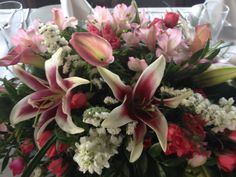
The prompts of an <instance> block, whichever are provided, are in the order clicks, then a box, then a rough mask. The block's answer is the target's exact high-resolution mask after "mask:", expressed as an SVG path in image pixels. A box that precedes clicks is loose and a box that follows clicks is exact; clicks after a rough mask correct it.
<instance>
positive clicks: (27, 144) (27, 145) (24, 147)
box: [20, 138, 34, 154]
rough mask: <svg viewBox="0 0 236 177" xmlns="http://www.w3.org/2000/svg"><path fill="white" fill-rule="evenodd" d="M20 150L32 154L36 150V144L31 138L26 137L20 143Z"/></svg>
mask: <svg viewBox="0 0 236 177" xmlns="http://www.w3.org/2000/svg"><path fill="white" fill-rule="evenodd" d="M20 150H21V151H22V152H23V153H24V154H30V153H31V152H32V151H33V150H34V144H33V143H32V141H31V139H29V138H28V139H25V140H24V141H23V143H22V144H21V145H20Z"/></svg>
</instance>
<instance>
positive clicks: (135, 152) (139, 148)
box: [129, 122, 147, 162]
mask: <svg viewBox="0 0 236 177" xmlns="http://www.w3.org/2000/svg"><path fill="white" fill-rule="evenodd" d="M146 131H147V128H146V125H145V124H144V123H141V122H139V123H138V124H137V126H136V127H135V133H134V148H133V149H132V151H131V154H130V158H129V161H130V162H135V161H136V160H137V159H138V158H139V157H140V156H141V154H142V152H143V139H144V136H145V134H146Z"/></svg>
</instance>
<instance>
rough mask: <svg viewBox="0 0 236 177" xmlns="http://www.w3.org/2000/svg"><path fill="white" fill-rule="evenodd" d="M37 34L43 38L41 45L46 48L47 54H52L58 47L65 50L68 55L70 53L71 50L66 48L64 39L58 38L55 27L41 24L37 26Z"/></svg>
mask: <svg viewBox="0 0 236 177" xmlns="http://www.w3.org/2000/svg"><path fill="white" fill-rule="evenodd" d="M39 32H40V34H41V36H42V37H43V41H42V44H43V45H45V46H46V47H47V51H48V53H50V54H53V53H55V52H56V51H57V50H58V49H59V48H60V47H63V48H65V50H67V51H68V53H70V52H71V48H70V47H69V46H68V41H67V40H66V39H65V38H64V37H61V36H60V30H59V28H58V26H57V25H53V24H43V23H42V24H41V25H40V26H39Z"/></svg>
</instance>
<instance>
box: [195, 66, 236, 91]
mask: <svg viewBox="0 0 236 177" xmlns="http://www.w3.org/2000/svg"><path fill="white" fill-rule="evenodd" d="M235 77H236V67H235V66H224V67H221V68H215V69H209V70H207V71H206V72H204V73H202V74H199V75H197V76H196V77H195V78H194V81H195V82H196V83H197V85H198V86H200V87H202V88H204V87H211V86H214V85H217V84H221V83H223V82H225V81H227V80H230V79H233V78H235Z"/></svg>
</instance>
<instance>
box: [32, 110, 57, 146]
mask: <svg viewBox="0 0 236 177" xmlns="http://www.w3.org/2000/svg"><path fill="white" fill-rule="evenodd" d="M56 110H57V109H56V108H53V109H49V110H47V111H45V112H43V113H42V114H41V116H40V117H39V120H38V123H37V125H36V127H35V130H34V140H35V143H36V145H37V147H38V148H39V147H40V146H39V144H38V139H39V137H40V136H41V134H42V133H43V132H44V130H45V128H46V127H47V126H48V125H49V124H50V123H51V122H52V121H53V120H54V118H55V115H56Z"/></svg>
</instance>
